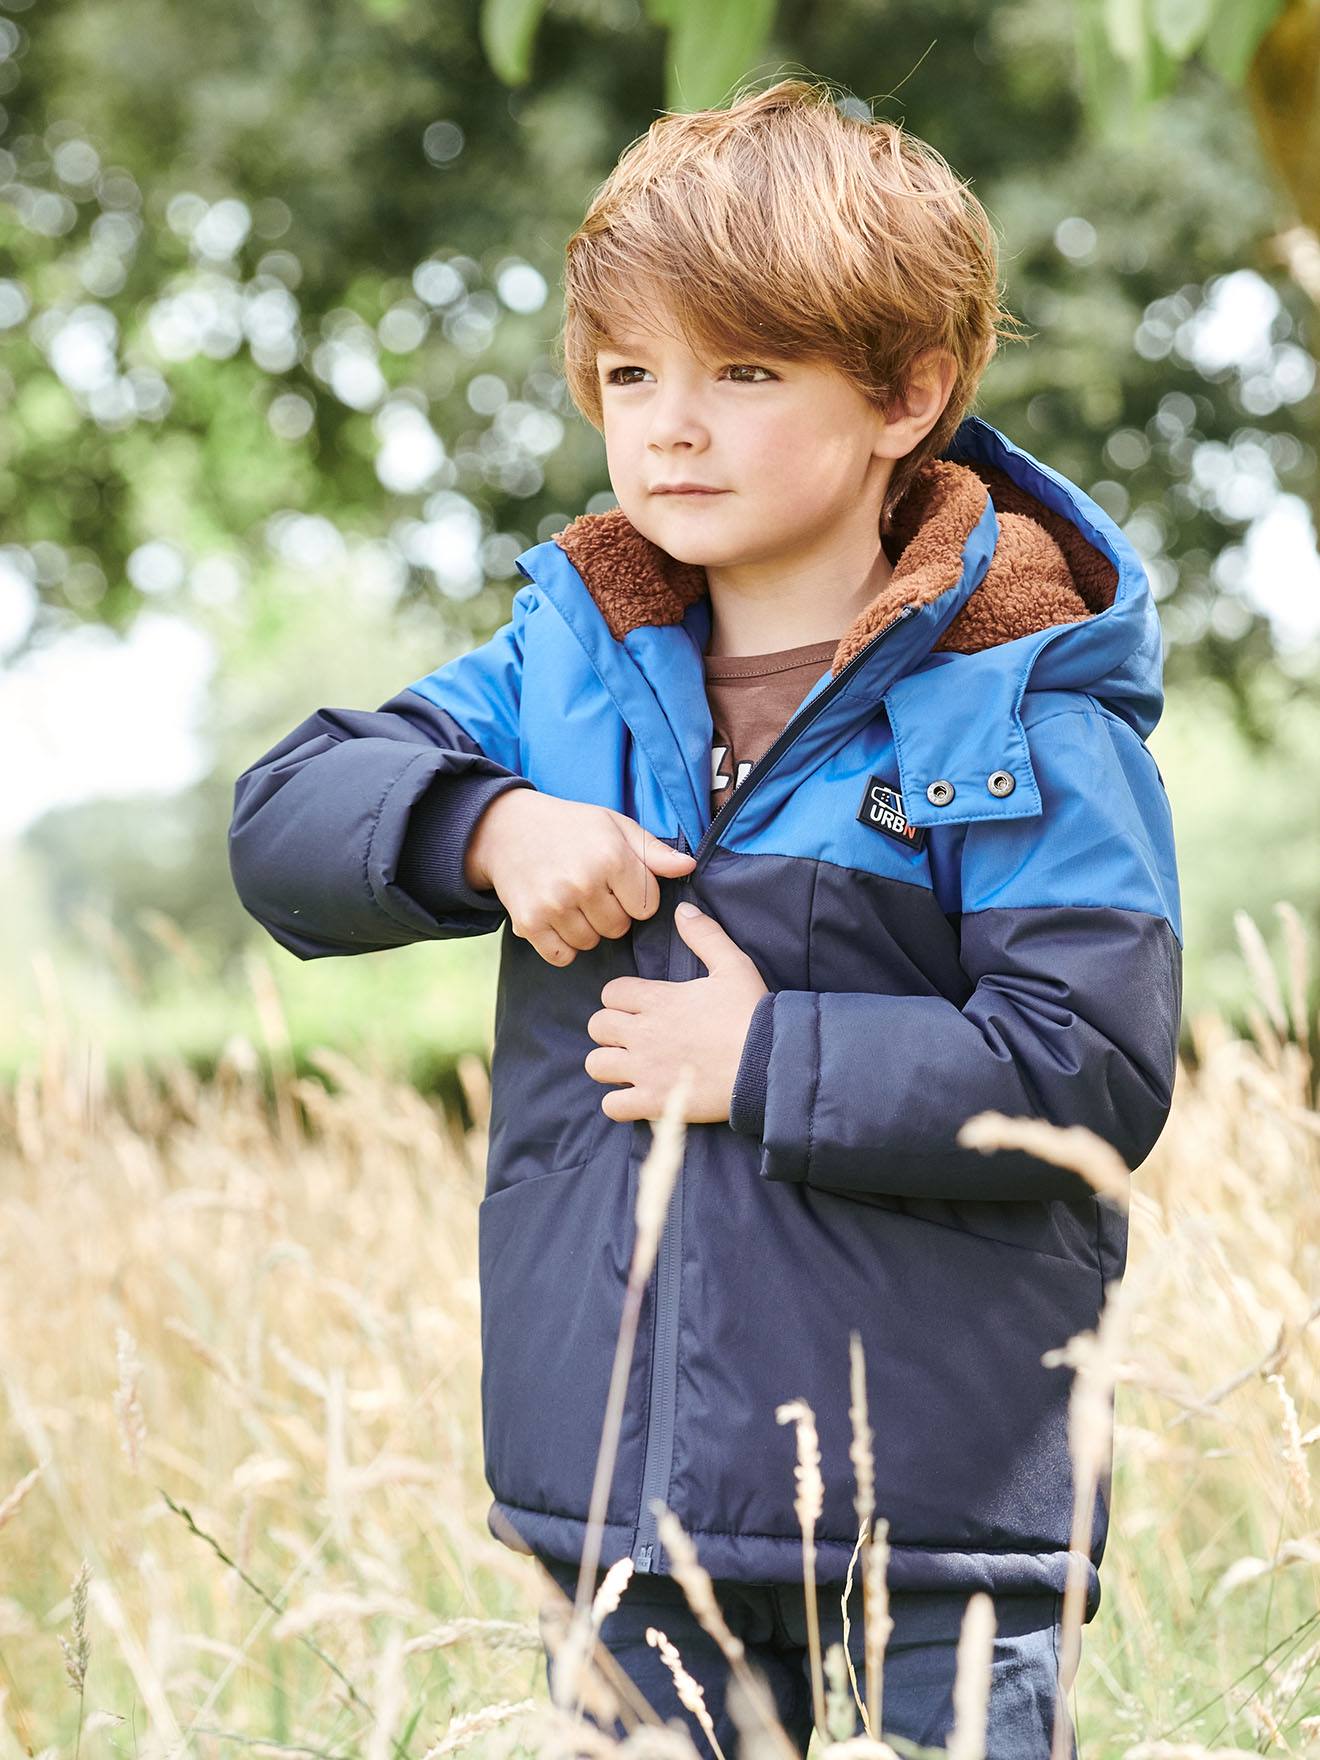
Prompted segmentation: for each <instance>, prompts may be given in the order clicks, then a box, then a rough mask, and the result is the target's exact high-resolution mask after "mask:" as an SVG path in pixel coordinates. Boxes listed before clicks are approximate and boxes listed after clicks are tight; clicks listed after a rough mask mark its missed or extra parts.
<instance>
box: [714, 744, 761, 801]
mask: <svg viewBox="0 0 1320 1760" xmlns="http://www.w3.org/2000/svg"><path fill="white" fill-rule="evenodd" d="M728 755H729V747H728V746H712V747H711V748H710V786H711V792H712V793H713V794H720V793H721V792H722V791H723V790H724V789H726V788H728V786H729V783H730V782H731V781H732V778H731V777H730V775H729V773H728V771H726V770H721V768H720V766H721V765H722V764H723V762H724V760H725V758H727V757H728ZM751 767H752V761H751V759H750V758H744V759H743V761H742V763H741V764H739V766H738V780H737V782H736V783H734V787H735V788H741V787H742V785H743V783H744V781H745V780H746V778H747V772H748V771H749V770H750V769H751Z"/></svg>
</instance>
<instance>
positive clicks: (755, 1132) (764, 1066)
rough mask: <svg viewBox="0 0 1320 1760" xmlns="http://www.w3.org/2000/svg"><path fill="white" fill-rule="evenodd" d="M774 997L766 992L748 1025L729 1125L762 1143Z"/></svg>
mask: <svg viewBox="0 0 1320 1760" xmlns="http://www.w3.org/2000/svg"><path fill="white" fill-rule="evenodd" d="M774 1010H775V993H774V991H773V990H767V991H766V993H765V995H764V996H763V997H761V999H760V1001H759V1002H758V1003H757V1005H756V1007H755V1008H754V1009H753V1010H752V1018H751V1020H750V1021H749V1022H748V1026H747V1037H746V1038H745V1039H744V1040H743V1048H742V1057H741V1058H740V1060H739V1063H738V1073H737V1075H736V1076H735V1077H734V1080H733V1093H732V1095H731V1096H730V1099H729V1123H730V1124H731V1125H732V1126H733V1128H734V1130H736V1131H744V1132H745V1133H746V1134H747V1135H748V1136H749V1137H755V1138H756V1140H757V1141H758V1142H760V1140H761V1133H762V1131H763V1130H764V1129H765V1090H766V1081H767V1078H768V1076H769V1071H770V1042H771V1040H772V1039H773V1037H774Z"/></svg>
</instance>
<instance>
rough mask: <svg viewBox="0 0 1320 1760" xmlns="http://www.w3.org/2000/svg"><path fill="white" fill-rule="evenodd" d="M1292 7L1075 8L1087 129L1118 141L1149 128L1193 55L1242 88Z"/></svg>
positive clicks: (1077, 1) (1147, 2)
mask: <svg viewBox="0 0 1320 1760" xmlns="http://www.w3.org/2000/svg"><path fill="white" fill-rule="evenodd" d="M1285 3H1286V0H1074V14H1075V18H1076V24H1077V66H1078V72H1079V74H1080V89H1081V95H1082V100H1083V104H1084V106H1085V109H1086V113H1087V117H1088V122H1089V125H1090V126H1091V127H1092V128H1093V129H1094V130H1095V131H1096V133H1097V135H1098V136H1099V137H1101V138H1104V139H1111V140H1112V139H1116V138H1119V137H1120V136H1122V135H1123V134H1124V133H1126V131H1128V130H1129V129H1131V128H1132V127H1133V126H1142V125H1144V121H1145V116H1146V112H1147V110H1148V107H1149V106H1150V105H1151V104H1152V103H1154V102H1155V101H1156V100H1157V99H1159V98H1163V97H1166V96H1167V95H1168V94H1169V93H1170V92H1172V91H1173V90H1174V89H1175V87H1176V85H1177V83H1178V81H1179V79H1180V78H1181V77H1182V75H1183V71H1184V66H1185V63H1186V62H1188V61H1189V60H1190V59H1191V58H1192V57H1193V56H1194V55H1198V56H1199V58H1200V59H1201V60H1202V61H1203V62H1204V63H1205V65H1206V66H1207V67H1208V68H1210V69H1211V70H1212V71H1213V72H1214V73H1215V74H1217V75H1218V76H1219V78H1220V79H1222V80H1223V81H1224V82H1225V83H1226V84H1227V85H1231V86H1240V85H1241V84H1242V82H1243V80H1244V79H1245V78H1246V73H1247V68H1248V67H1249V66H1250V64H1251V58H1252V56H1253V55H1254V54H1255V52H1256V49H1257V46H1258V45H1259V43H1260V40H1261V38H1262V37H1263V36H1264V35H1265V32H1266V31H1267V30H1268V29H1269V27H1270V25H1271V24H1273V22H1274V20H1275V18H1276V17H1277V16H1278V14H1279V12H1280V11H1281V10H1282V8H1283V6H1284V4H1285Z"/></svg>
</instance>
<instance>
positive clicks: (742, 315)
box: [560, 78, 1017, 530]
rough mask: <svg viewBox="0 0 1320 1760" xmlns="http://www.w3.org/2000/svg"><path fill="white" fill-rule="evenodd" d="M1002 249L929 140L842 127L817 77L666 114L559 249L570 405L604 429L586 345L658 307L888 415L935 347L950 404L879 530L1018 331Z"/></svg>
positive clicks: (900, 465) (713, 340) (655, 322)
mask: <svg viewBox="0 0 1320 1760" xmlns="http://www.w3.org/2000/svg"><path fill="white" fill-rule="evenodd" d="M848 102H849V103H850V104H852V105H857V103H858V101H857V100H856V99H850V100H848ZM997 245H998V241H997V238H996V234H995V232H994V229H993V227H992V226H991V223H990V220H989V217H988V216H987V214H986V212H985V210H984V208H983V207H982V206H981V204H980V202H979V201H977V199H976V198H975V196H973V195H972V194H971V192H970V190H969V188H968V186H967V184H966V183H964V182H963V181H962V180H960V179H959V178H957V177H955V176H954V174H953V172H952V171H951V170H950V168H949V166H948V164H947V163H946V162H945V160H944V159H943V157H942V156H941V155H940V154H939V153H938V152H937V151H936V149H935V148H934V147H932V146H930V145H928V144H927V143H926V142H925V141H923V140H921V139H919V138H918V137H917V136H916V135H912V134H908V133H906V132H905V131H904V130H903V129H902V128H900V127H899V126H898V125H897V124H895V123H891V122H884V121H879V120H874V121H870V120H868V121H863V120H860V119H859V118H858V117H857V116H855V115H849V114H847V113H846V112H845V110H843V109H842V108H840V104H839V101H838V100H837V99H836V97H835V94H834V89H833V87H832V86H831V85H830V83H829V82H827V81H825V80H808V79H796V78H794V79H781V80H780V81H778V83H776V84H775V85H772V86H770V87H768V88H767V89H766V90H764V91H760V92H755V91H750V92H749V91H746V90H743V91H741V92H740V93H739V94H738V95H737V96H736V97H735V98H734V100H733V102H731V103H730V104H729V105H728V106H727V107H721V108H717V109H710V110H695V111H690V112H669V113H667V114H666V115H663V116H661V117H659V118H658V119H657V120H656V121H655V122H653V123H652V124H651V126H650V127H649V128H648V129H647V131H646V133H645V134H644V135H641V136H639V137H638V138H637V139H636V140H634V141H633V142H632V143H631V145H630V146H628V147H627V148H626V149H625V151H624V153H623V154H622V156H621V157H620V159H619V162H618V164H617V165H616V166H615V168H614V170H613V171H612V172H611V173H610V175H609V177H607V178H606V180H605V182H604V183H603V184H601V185H600V187H599V188H598V189H597V190H596V192H595V194H594V195H593V197H592V200H591V205H590V207H589V208H588V210H587V213H586V216H585V218H584V219H583V221H582V224H581V225H580V226H579V227H578V229H577V231H576V232H575V233H574V234H573V236H572V237H571V238H570V239H569V241H568V243H567V245H566V247H565V273H564V314H563V326H562V331H561V336H560V348H561V357H562V363H563V369H564V376H565V379H566V380H567V383H568V389H569V394H570V396H571V397H572V399H573V402H574V403H575V404H576V406H577V408H578V409H579V410H580V411H581V413H582V414H583V415H584V416H585V417H586V419H587V420H588V421H589V422H590V423H591V424H592V426H593V427H595V428H597V429H602V428H603V422H602V414H601V388H600V384H599V380H598V378H597V372H596V351H597V349H598V348H601V347H602V346H604V344H605V343H606V342H607V341H608V340H609V339H610V337H611V336H612V335H613V334H614V333H615V332H616V330H617V325H618V323H619V321H620V320H621V319H626V318H628V317H634V318H636V319H637V321H638V322H639V323H640V324H641V325H642V326H643V327H644V328H646V329H654V328H658V327H660V326H661V320H660V315H659V311H658V309H657V308H659V307H663V308H665V309H666V310H667V311H668V312H670V313H672V314H673V317H674V319H675V320H676V322H677V324H678V326H679V329H680V331H681V332H682V334H683V335H684V336H685V337H686V338H687V340H688V342H689V344H690V345H691V346H693V347H694V348H695V349H697V351H698V352H702V351H708V352H709V353H710V354H712V355H715V354H724V355H725V356H726V358H727V357H728V355H729V353H730V352H733V353H735V354H737V353H741V352H743V351H745V350H747V349H748V348H749V347H751V348H753V349H755V348H756V347H757V346H758V345H759V346H760V347H761V348H763V349H764V350H765V351H766V352H767V353H773V354H777V355H781V356H797V357H800V358H807V359H814V360H819V361H824V362H827V363H831V364H833V365H834V366H835V367H837V368H838V370H839V371H840V372H842V373H843V374H844V375H845V376H846V377H847V378H849V379H851V380H852V382H853V383H854V384H855V385H856V386H857V387H858V389H859V390H860V391H861V392H862V393H863V395H864V396H865V397H867V398H868V399H869V400H870V401H871V402H872V403H873V404H874V405H875V406H876V407H877V408H879V409H882V410H886V411H887V410H889V409H890V408H892V407H894V406H895V403H896V401H898V400H901V397H902V392H903V390H904V389H905V388H906V387H907V385H908V383H909V378H910V374H911V370H912V367H913V365H914V363H915V362H916V359H917V357H918V356H919V355H920V354H922V353H923V352H924V351H925V350H927V349H931V348H936V349H942V350H945V351H947V353H948V354H949V355H950V356H951V357H952V359H953V362H954V365H955V368H956V373H955V377H954V381H953V386H952V389H951V391H950V393H949V398H948V401H947V403H946V404H945V407H944V410H943V412H942V413H941V415H940V416H939V418H938V420H937V421H936V422H935V425H934V426H933V427H932V428H931V429H930V431H929V432H928V433H927V434H926V435H925V436H924V437H923V438H922V439H921V440H920V441H919V442H918V444H917V445H916V446H915V447H914V448H913V449H912V451H911V452H909V453H908V454H906V455H905V456H904V457H903V458H900V459H897V460H896V461H895V465H894V470H893V474H892V477H891V480H890V483H889V487H888V490H887V492H886V495H885V499H884V504H883V506H882V507H881V509H880V528H881V529H882V530H883V529H885V528H886V527H887V525H888V523H889V520H890V516H891V514H892V512H893V509H894V508H895V507H896V506H897V504H898V502H899V501H900V500H901V499H902V497H903V494H904V492H905V491H906V489H907V487H908V485H909V484H910V483H911V481H912V478H913V476H914V475H915V474H916V472H917V471H918V470H919V469H920V467H921V465H922V464H923V463H924V461H925V460H926V459H928V458H934V457H938V456H939V454H940V453H941V452H942V451H943V450H944V448H945V446H946V445H947V444H948V442H949V440H950V439H951V438H952V436H953V433H954V430H955V429H956V428H957V426H958V424H959V422H961V421H962V419H963V417H964V416H965V414H966V413H967V410H968V408H969V406H970V405H971V402H972V400H973V398H974V396H975V393H976V388H977V384H978V382H979V380H980V378H981V375H982V374H983V373H984V371H985V369H986V367H987V366H988V365H989V363H990V361H991V359H992V358H993V356H994V353H995V350H996V348H997V346H998V342H999V340H1000V337H1001V336H1005V337H1012V335H1013V333H1014V331H1013V328H1012V327H1015V326H1016V324H1017V320H1016V319H1015V318H1013V317H1012V315H1011V314H1010V313H1008V312H1007V311H1006V310H1005V309H1004V308H1003V307H1002V306H1001V304H1000V299H999V292H1000V290H999V285H998V248H997Z"/></svg>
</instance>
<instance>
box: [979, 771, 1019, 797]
mask: <svg viewBox="0 0 1320 1760" xmlns="http://www.w3.org/2000/svg"><path fill="white" fill-rule="evenodd" d="M985 785H986V787H987V788H988V789H989V790H990V792H991V794H1012V792H1013V790H1014V789H1015V788H1016V787H1017V778H1016V777H1015V776H1013V775H1012V774H1011V772H1009V771H1007V770H995V771H992V772H991V774H990V775H989V776H987V777H986V779H985Z"/></svg>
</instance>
